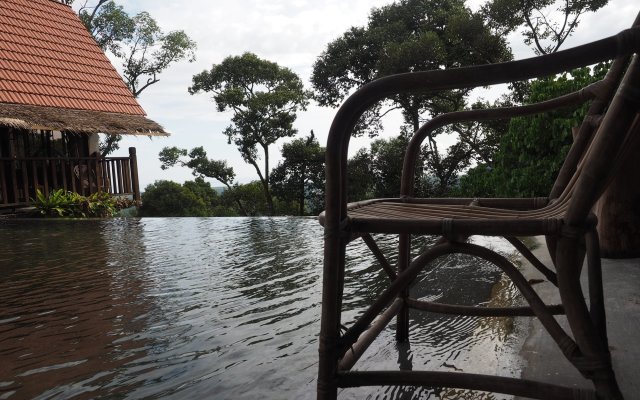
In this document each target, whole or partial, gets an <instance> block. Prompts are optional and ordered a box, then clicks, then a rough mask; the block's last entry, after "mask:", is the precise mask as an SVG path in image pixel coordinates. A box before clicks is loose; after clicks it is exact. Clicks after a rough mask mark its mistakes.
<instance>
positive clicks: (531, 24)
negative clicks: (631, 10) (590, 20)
mask: <svg viewBox="0 0 640 400" xmlns="http://www.w3.org/2000/svg"><path fill="white" fill-rule="evenodd" d="M608 2H609V0H526V1H522V0H491V1H489V2H487V3H486V4H485V5H484V6H482V9H481V12H482V14H484V15H485V17H486V18H487V21H488V22H489V25H490V26H491V27H492V28H493V29H495V30H496V31H497V32H498V33H500V34H501V35H506V34H507V33H509V32H513V31H515V30H516V29H518V28H519V27H522V28H523V30H522V35H523V36H524V42H525V44H527V45H528V46H531V45H533V46H534V52H535V53H536V54H538V55H540V54H549V53H554V52H556V51H558V49H559V48H560V46H562V44H563V43H564V41H565V40H566V39H567V38H568V37H569V36H571V34H572V33H573V31H574V30H575V29H576V28H577V27H578V24H579V22H580V16H581V15H583V14H584V13H586V12H589V11H597V10H599V9H600V8H602V7H604V6H605V5H606V4H607V3H608ZM554 11H555V12H554Z"/></svg>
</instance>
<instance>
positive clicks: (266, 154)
mask: <svg viewBox="0 0 640 400" xmlns="http://www.w3.org/2000/svg"><path fill="white" fill-rule="evenodd" d="M262 149H263V150H264V181H263V182H262V186H263V187H264V195H265V197H266V199H267V208H268V209H269V215H270V216H273V198H272V197H271V191H270V190H269V146H267V145H263V146H262Z"/></svg>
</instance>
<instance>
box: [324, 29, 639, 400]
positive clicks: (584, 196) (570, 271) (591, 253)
mask: <svg viewBox="0 0 640 400" xmlns="http://www.w3.org/2000/svg"><path fill="white" fill-rule="evenodd" d="M639 50H640V28H632V29H629V30H626V31H623V32H621V33H619V34H618V35H616V36H612V37H609V38H606V39H603V40H600V41H597V42H593V43H590V44H587V45H583V46H579V47H576V48H572V49H568V50H564V51H561V52H558V53H555V54H551V55H545V56H541V57H536V58H531V59H526V60H521V61H513V62H508V63H501V64H492V65H483V66H477V67H468V68H459V69H452V70H438V71H428V72H415V73H407V74H399V75H392V76H388V77H384V78H381V79H378V80H376V81H373V82H371V83H369V84H367V85H365V86H363V87H362V88H360V89H359V90H358V91H357V92H356V93H354V94H353V95H351V96H350V97H349V98H348V99H347V100H346V101H345V103H344V104H343V105H342V106H341V107H340V109H339V110H338V112H337V114H336V117H335V119H334V121H333V123H332V125H331V129H330V132H329V138H328V142H327V150H326V179H327V180H326V209H325V211H324V212H323V213H322V214H321V215H320V218H319V219H320V223H321V224H322V225H323V226H324V230H325V244H324V272H323V294H322V316H321V331H320V338H319V369H318V382H317V395H318V398H320V399H335V398H336V396H337V389H338V388H345V387H355V386H378V385H407V386H427V387H455V388H462V389H471V390H482V391H489V392H498V393H505V394H512V395H517V396H525V397H531V398H538V399H584V398H604V399H621V398H622V394H621V393H620V390H619V388H618V384H617V382H616V377H615V374H614V371H613V369H612V366H611V356H610V353H609V349H608V340H607V334H606V321H605V314H604V296H603V292H602V278H601V270H600V254H599V243H598V234H597V231H596V223H597V220H596V218H595V216H594V215H593V213H592V208H593V206H594V204H595V203H596V201H597V200H598V198H599V197H600V195H601V194H602V193H603V191H604V190H605V189H606V187H607V183H608V182H609V181H610V179H611V178H612V176H614V174H616V173H617V168H616V166H619V165H620V164H622V163H623V162H624V160H625V158H627V157H629V156H630V155H629V154H627V153H628V151H627V149H629V148H632V147H633V146H632V145H631V144H632V143H634V141H637V140H640V119H639V117H638V112H639V109H640V61H639V60H637V57H633V59H632V60H631V61H629V60H630V58H631V56H630V55H631V54H632V53H636V52H638V51H639ZM613 59H615V61H614V62H613V64H612V67H611V69H610V71H609V72H608V74H607V76H606V78H605V79H604V80H602V81H600V82H597V83H595V84H592V85H590V86H588V87H586V88H584V89H583V90H581V91H578V92H576V93H572V94H569V95H566V96H562V97H560V98H557V99H554V100H550V101H546V102H543V103H538V104H534V105H529V106H522V107H511V108H501V109H491V110H476V111H463V112H457V113H450V114H445V115H441V116H438V117H436V118H434V119H432V120H431V121H429V122H428V123H427V124H425V125H424V126H422V127H421V128H420V129H419V130H418V131H417V132H415V134H414V136H413V138H412V140H411V142H410V144H409V147H408V149H407V153H406V155H405V159H404V168H403V176H402V184H401V188H400V196H399V197H398V198H390V199H372V200H367V201H363V202H359V203H352V204H347V200H346V199H347V183H346V182H347V181H346V178H347V150H348V145H349V139H350V134H351V130H352V128H353V127H354V125H355V123H356V121H357V120H358V118H359V116H360V115H361V114H362V113H363V112H364V111H365V110H366V109H367V108H368V107H369V106H371V105H372V104H374V103H375V102H377V101H379V100H382V99H384V98H385V97H388V96H392V95H395V94H399V93H405V94H406V93H416V92H424V91H437V90H448V89H456V88H471V87H477V86H486V85H492V84H498V83H507V82H513V81H518V80H525V79H531V78H535V77H541V76H548V75H552V74H557V73H560V72H563V71H568V70H571V69H574V68H578V67H581V66H586V65H591V64H595V63H597V62H601V61H606V60H613ZM587 101H591V104H590V107H589V111H588V114H587V117H586V118H585V121H584V122H583V123H582V124H581V126H580V127H579V129H578V132H577V134H576V135H575V140H574V143H573V145H572V148H571V150H570V151H569V154H568V155H567V157H566V160H565V162H564V165H563V167H562V169H561V172H560V174H559V176H558V178H557V180H556V182H555V184H554V187H553V188H552V190H551V193H550V195H549V197H548V198H529V199H431V198H429V199H421V198H415V197H413V182H414V174H415V165H416V158H417V155H418V152H419V149H420V145H421V143H422V141H423V140H424V139H425V137H426V136H427V134H428V132H429V131H430V130H432V129H437V128H439V127H442V126H444V125H446V124H450V123H454V122H460V121H467V120H489V119H495V118H505V117H514V116H522V115H531V114H535V113H540V112H546V111H549V110H551V109H555V108H558V107H564V106H568V105H575V104H580V103H584V102H587ZM612 164H613V165H612ZM371 233H392V234H398V235H399V248H398V262H397V267H396V269H395V270H394V269H393V268H392V267H391V266H390V265H389V262H388V261H387V260H386V258H385V256H384V255H383V254H382V252H381V251H380V249H379V248H378V247H377V246H376V243H375V241H374V240H373V238H372V236H371ZM411 235H438V236H440V240H439V241H438V242H437V243H436V244H435V245H433V246H432V247H430V248H428V249H427V250H426V251H424V252H423V253H421V254H418V255H414V257H413V258H412V256H411V254H410V242H411ZM471 235H488V236H502V237H505V238H507V240H509V242H510V243H512V244H513V245H514V247H515V248H516V249H517V250H519V251H520V252H521V253H522V255H523V256H524V257H526V258H527V259H528V260H529V261H531V263H532V264H533V265H534V266H535V267H536V268H537V269H538V270H539V271H540V272H541V273H542V274H543V275H544V276H545V277H546V278H547V279H548V280H549V281H550V282H552V283H554V284H555V285H556V286H557V287H558V290H559V292H560V297H561V302H562V304H559V305H546V304H544V303H543V301H542V300H541V299H540V297H539V296H538V295H537V294H536V292H535V291H534V290H533V288H532V287H531V285H530V284H529V283H528V282H527V280H526V279H525V278H524V277H523V276H522V275H521V273H520V272H519V271H518V270H517V268H516V267H515V266H514V265H513V264H512V263H511V262H510V261H508V260H507V259H506V258H505V257H503V256H501V255H500V254H498V253H496V252H494V251H492V250H490V249H487V248H483V247H481V246H479V245H476V244H471V243H467V242H466V240H465V239H466V238H467V237H469V236H471ZM539 235H545V236H546V238H547V245H548V248H549V251H550V254H551V257H552V259H553V261H554V264H555V271H554V270H552V269H550V268H548V267H547V266H545V265H544V264H543V263H541V262H540V261H539V260H538V259H536V257H535V256H534V255H533V254H532V253H531V252H530V251H529V250H528V249H527V248H526V246H524V245H523V244H522V242H520V241H519V240H518V239H517V238H516V237H517V236H539ZM357 238H362V239H363V240H364V241H365V243H366V244H367V245H368V246H369V248H370V249H371V250H372V252H373V253H374V254H375V255H376V258H377V259H378V260H380V263H381V265H382V267H383V268H384V269H385V271H386V272H387V274H388V275H389V278H390V283H389V286H388V287H387V288H386V289H385V290H384V291H383V292H382V293H381V294H380V295H379V297H378V298H377V299H376V300H375V301H374V302H373V303H372V304H371V305H370V306H369V308H368V309H367V310H366V311H365V312H364V313H363V314H362V315H361V316H360V317H359V318H358V319H356V320H355V321H353V322H348V321H346V322H345V321H342V319H341V313H342V293H343V286H344V280H345V273H344V269H345V254H346V245H347V244H348V243H349V242H350V241H352V240H355V239H357ZM452 253H464V254H468V255H472V256H476V257H479V258H481V259H484V260H487V261H489V262H491V263H493V264H495V265H496V266H497V267H499V268H500V269H502V271H503V272H504V273H505V274H506V275H507V276H508V277H509V278H510V279H511V280H512V281H513V283H514V285H515V286H516V287H517V288H518V289H519V291H520V292H521V294H522V295H523V297H524V298H525V299H526V301H527V302H528V303H529V306H528V307H516V308H489V307H469V306H459V305H449V304H438V303H430V302H426V301H421V300H417V299H413V298H411V297H410V296H409V291H408V288H409V287H410V285H411V283H412V281H413V280H414V278H415V277H416V276H417V275H418V273H419V272H420V271H421V270H422V269H423V268H424V267H425V266H426V265H427V264H428V263H429V262H431V261H433V260H434V259H436V258H438V257H441V256H444V255H447V254H452ZM585 255H586V259H587V265H588V268H587V269H588V277H589V288H590V290H589V305H587V304H586V302H585V299H584V295H583V292H582V289H581V286H580V281H579V278H580V274H581V270H582V265H583V260H584V258H585ZM410 308H411V309H416V310H424V311H432V312H440V313H454V314H461V315H486V316H515V315H524V316H535V317H537V318H538V319H539V320H540V322H541V323H542V325H543V326H544V328H545V329H546V330H547V331H548V333H549V334H550V335H551V337H552V338H553V339H554V340H555V342H556V343H557V344H558V346H559V349H560V350H561V352H562V353H563V354H564V356H565V357H566V358H567V359H568V360H569V361H570V362H571V363H572V364H573V365H574V366H575V367H576V368H577V369H578V370H579V371H580V372H581V374H582V375H583V376H584V377H586V378H588V379H590V380H591V381H592V382H593V384H594V390H588V391H585V390H578V389H574V388H569V387H563V386H559V385H553V384H548V383H543V382H534V381H527V380H521V379H515V378H507V377H499V376H489V375H480V374H469V373H460V372H439V371H359V370H352V368H353V367H354V365H355V364H356V362H357V361H358V359H359V357H360V356H361V355H362V354H363V353H364V351H365V350H366V349H367V347H368V346H369V345H370V344H371V342H372V341H373V340H374V339H375V337H376V336H377V335H378V334H379V333H380V332H381V331H382V330H383V329H384V328H385V327H386V326H387V325H388V323H389V322H390V321H391V320H392V319H393V318H394V317H396V318H397V325H396V326H397V328H396V329H397V330H396V338H397V340H398V341H407V340H409V314H408V310H409V309H410ZM557 314H565V315H566V318H567V320H568V322H569V326H570V332H566V331H565V330H564V329H563V328H562V327H561V326H560V325H559V324H558V322H557V321H556V320H555V318H554V315H557ZM342 324H346V325H348V328H347V329H346V331H344V332H341V325H342Z"/></svg>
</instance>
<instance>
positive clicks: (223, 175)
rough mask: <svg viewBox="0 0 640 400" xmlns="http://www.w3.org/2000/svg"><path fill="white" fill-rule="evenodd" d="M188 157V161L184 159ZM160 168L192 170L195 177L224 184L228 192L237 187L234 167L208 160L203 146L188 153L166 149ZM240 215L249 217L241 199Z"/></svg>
mask: <svg viewBox="0 0 640 400" xmlns="http://www.w3.org/2000/svg"><path fill="white" fill-rule="evenodd" d="M184 157H188V159H184ZM159 158H160V162H161V163H162V164H161V165H160V168H162V169H163V170H165V169H168V168H170V167H173V166H175V165H176V164H178V165H180V166H182V167H187V168H190V169H191V173H192V174H193V175H194V176H197V177H199V178H200V179H203V178H212V179H215V180H217V181H218V182H220V183H222V184H223V185H224V186H225V187H226V188H227V190H232V189H233V188H232V186H234V185H235V183H234V180H235V176H236V174H235V172H234V171H233V168H232V167H229V166H228V165H227V162H226V161H224V160H222V161H218V160H211V159H209V158H207V152H206V151H205V150H204V148H203V147H202V146H200V147H195V148H193V149H191V151H189V152H188V153H187V149H180V148H178V147H165V148H163V149H162V150H161V151H160V154H159ZM235 203H236V205H237V207H238V212H239V213H240V215H247V212H246V210H245V209H244V206H243V204H242V202H241V201H240V199H239V198H237V199H236V200H235Z"/></svg>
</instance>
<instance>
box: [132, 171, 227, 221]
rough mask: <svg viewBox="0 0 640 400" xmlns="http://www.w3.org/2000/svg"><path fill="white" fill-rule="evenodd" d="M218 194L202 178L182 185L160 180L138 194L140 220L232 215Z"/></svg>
mask: <svg viewBox="0 0 640 400" xmlns="http://www.w3.org/2000/svg"><path fill="white" fill-rule="evenodd" d="M233 214H234V213H233V211H232V210H231V209H230V208H229V207H228V206H225V205H224V204H223V203H222V201H221V200H220V198H219V196H218V193H217V192H216V191H215V190H214V189H213V188H212V187H211V185H210V184H209V183H208V182H205V181H204V180H203V179H202V178H196V180H195V181H188V182H185V183H184V185H181V184H179V183H176V182H171V181H166V180H160V181H155V182H154V183H152V184H150V185H148V186H147V187H146V188H145V190H144V193H143V194H142V206H141V207H140V216H141V217H210V216H226V215H233Z"/></svg>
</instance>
